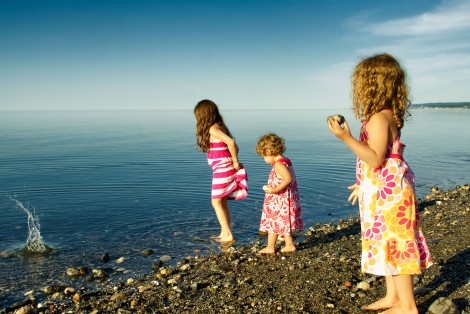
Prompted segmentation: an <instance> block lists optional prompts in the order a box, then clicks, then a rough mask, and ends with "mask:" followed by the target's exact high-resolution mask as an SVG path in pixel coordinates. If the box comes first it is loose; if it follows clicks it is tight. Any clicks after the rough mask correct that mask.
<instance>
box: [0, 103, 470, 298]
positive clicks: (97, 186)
mask: <svg viewBox="0 0 470 314" xmlns="http://www.w3.org/2000/svg"><path fill="white" fill-rule="evenodd" d="M221 109H222V113H223V114H224V118H225V120H226V122H227V124H228V126H229V127H230V129H231V131H232V133H233V134H234V135H235V137H236V139H237V143H238V144H239V146H240V161H241V162H243V163H244V164H245V167H246V169H247V172H248V177H249V193H250V194H249V197H248V198H247V199H245V200H243V201H233V202H231V203H230V205H231V212H232V222H233V231H234V233H235V236H236V238H237V242H236V243H235V246H238V245H242V244H246V243H249V242H252V241H254V240H257V239H258V236H257V228H258V224H259V218H260V214H261V206H262V201H263V197H264V194H263V191H262V190H261V186H262V185H263V184H264V183H265V182H266V180H267V178H268V173H269V171H270V166H268V165H266V164H265V163H264V161H263V159H262V158H261V157H259V156H258V155H256V154H255V152H254V145H255V143H256V140H257V138H258V137H259V136H260V135H262V134H263V133H265V132H268V131H273V132H276V133H278V134H279V135H280V136H283V137H284V138H285V139H286V143H287V152H286V154H285V155H286V156H287V157H289V158H291V160H292V162H293V164H294V168H295V171H296V173H297V177H298V182H299V189H300V193H301V200H302V205H303V217H304V222H305V225H306V228H308V227H310V226H313V225H315V224H316V223H318V222H329V221H335V220H337V219H340V218H345V217H348V216H352V215H357V212H358V209H357V207H355V206H350V205H348V204H347V202H346V199H347V197H348V195H349V193H348V190H347V186H348V185H350V184H352V183H354V177H355V175H354V167H355V157H354V155H353V154H352V153H351V152H349V150H348V149H347V148H346V147H345V146H344V145H342V144H341V143H340V141H339V140H337V139H336V138H334V137H333V135H331V134H330V132H329V130H328V128H327V126H326V122H325V119H326V116H327V115H329V114H334V113H337V111H338V110H334V111H333V112H331V111H328V110H309V111H307V110H299V111H249V112H237V111H230V110H226V111H224V110H223V108H221ZM339 113H342V114H343V115H344V116H345V117H346V119H347V120H348V121H349V123H350V125H351V128H352V130H353V132H354V134H355V135H357V134H358V132H359V123H358V122H355V121H354V119H353V116H352V113H351V111H350V110H349V109H344V110H342V111H341V110H340V111H339ZM412 114H413V118H412V121H410V122H409V123H408V124H407V125H406V126H405V129H404V131H403V136H402V140H403V141H404V143H405V144H407V148H406V150H405V158H406V160H407V161H408V163H409V164H410V165H411V167H412V168H413V170H414V172H415V174H416V177H417V193H418V197H424V196H425V195H426V194H427V192H428V191H429V188H430V187H431V186H434V185H438V186H439V187H440V188H441V189H448V188H453V187H455V186H456V185H461V184H465V183H469V182H470V145H469V144H470V135H469V133H468V124H469V122H470V110H465V109H453V110H443V109H426V110H421V109H420V110H413V111H412ZM194 128H195V120H194V117H193V115H192V108H191V109H189V110H188V111H75V112H1V113H0V147H1V153H0V199H1V201H0V213H1V215H0V217H1V218H0V252H8V253H7V254H6V253H4V254H3V255H6V256H7V257H0V271H1V276H0V304H3V303H5V304H6V303H9V302H12V301H14V300H21V299H22V298H23V297H22V293H24V292H25V291H29V290H31V289H38V288H41V287H44V286H46V285H48V284H72V285H75V283H70V281H69V280H68V278H66V276H65V269H66V267H69V266H89V267H94V266H98V267H105V266H104V265H103V264H102V263H101V262H100V258H101V256H102V254H103V253H104V252H106V251H107V252H109V254H110V256H111V261H110V263H109V264H108V265H107V266H106V267H111V268H116V267H117V264H116V263H115V262H114V261H115V260H116V259H117V258H119V257H125V258H126V262H124V263H123V264H120V265H119V267H125V268H127V269H128V270H130V273H129V274H128V276H133V277H136V276H138V275H139V274H142V273H147V272H149V271H150V269H151V265H152V264H153V262H154V261H155V260H157V259H159V258H160V256H162V255H170V256H171V257H172V258H173V259H172V263H175V262H176V261H177V260H178V259H180V258H181V257H184V256H188V255H195V254H208V253H212V252H219V251H220V249H221V248H220V247H219V246H218V245H217V244H216V243H214V242H211V241H210V240H209V237H210V236H211V235H214V234H217V233H218V232H219V227H218V223H217V219H216V217H215V214H214V212H213V209H212V208H211V205H210V184H211V170H210V168H209V166H208V165H207V162H206V159H205V154H203V153H199V152H197V151H196V150H195V149H194ZM18 204H21V205H22V206H24V207H25V208H26V209H28V210H29V211H30V212H32V213H33V214H34V216H35V217H36V218H37V219H38V220H39V223H40V232H41V235H42V237H43V239H44V241H45V243H46V245H48V246H49V247H51V248H52V249H53V252H52V253H51V254H48V255H46V256H36V257H26V256H23V255H21V254H19V252H20V250H21V249H22V248H24V246H25V243H26V240H27V238H28V217H27V215H26V213H25V211H24V210H21V208H19V206H18ZM149 248H150V249H153V250H154V251H155V254H154V255H152V256H150V257H147V256H144V255H142V254H141V253H140V252H141V251H142V250H144V249H149ZM10 253H11V254H10Z"/></svg>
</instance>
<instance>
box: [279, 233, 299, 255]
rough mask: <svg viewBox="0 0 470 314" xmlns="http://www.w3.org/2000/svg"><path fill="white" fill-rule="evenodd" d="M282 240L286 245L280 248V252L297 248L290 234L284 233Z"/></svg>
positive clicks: (293, 250)
mask: <svg viewBox="0 0 470 314" xmlns="http://www.w3.org/2000/svg"><path fill="white" fill-rule="evenodd" d="M284 240H285V242H286V245H285V246H284V247H283V248H282V249H281V252H282V253H287V252H295V250H296V249H297V248H296V247H295V245H294V239H293V238H292V236H291V235H290V234H285V235H284Z"/></svg>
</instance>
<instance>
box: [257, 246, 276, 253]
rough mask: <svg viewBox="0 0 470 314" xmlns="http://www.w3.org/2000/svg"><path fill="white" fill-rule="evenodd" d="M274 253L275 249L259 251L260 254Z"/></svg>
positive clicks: (266, 248)
mask: <svg viewBox="0 0 470 314" xmlns="http://www.w3.org/2000/svg"><path fill="white" fill-rule="evenodd" d="M274 252H276V250H275V249H271V248H268V247H265V248H264V249H262V250H260V251H258V254H274Z"/></svg>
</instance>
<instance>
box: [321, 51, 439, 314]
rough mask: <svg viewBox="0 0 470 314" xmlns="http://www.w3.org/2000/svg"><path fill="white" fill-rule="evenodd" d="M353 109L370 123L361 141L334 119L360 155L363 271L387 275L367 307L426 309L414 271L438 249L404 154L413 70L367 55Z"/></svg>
mask: <svg viewBox="0 0 470 314" xmlns="http://www.w3.org/2000/svg"><path fill="white" fill-rule="evenodd" d="M352 89H353V93H352V94H353V108H354V112H355V115H356V118H357V119H359V118H360V119H361V121H362V122H363V124H362V129H361V134H360V138H359V141H358V140H356V139H355V138H354V137H352V136H351V133H350V129H349V126H348V123H347V122H346V121H345V122H344V127H341V125H340V124H339V123H338V122H337V121H336V120H335V119H333V118H329V119H328V127H329V129H330V131H331V132H332V133H333V134H334V135H335V136H336V137H338V138H339V139H340V140H342V141H343V142H344V143H345V144H346V145H347V146H348V147H349V148H350V149H351V150H352V151H353V152H354V154H356V155H357V166H356V184H355V185H352V186H350V187H349V189H351V190H353V192H352V193H351V195H350V197H349V199H348V200H349V201H351V200H352V204H353V205H354V204H355V203H356V200H359V208H360V220H361V238H362V263H361V266H362V271H363V272H365V273H370V274H374V275H381V276H385V280H386V286H387V293H386V295H385V297H384V298H382V299H380V300H378V301H376V302H374V303H372V304H369V305H367V306H365V307H364V309H367V310H380V309H388V310H387V311H385V312H383V313H388V314H391V313H400V314H404V313H414V314H416V313H418V309H417V307H416V302H415V299H414V295H413V279H412V275H414V274H421V269H422V268H427V267H429V266H430V265H431V264H432V262H431V255H430V254H429V249H428V246H427V244H426V240H425V238H424V236H423V233H422V231H421V226H420V222H419V215H418V206H417V203H416V196H415V189H414V181H415V178H414V174H413V172H412V171H411V168H410V167H409V166H408V164H407V163H406V162H405V161H404V159H403V151H404V148H405V145H404V144H403V143H402V142H401V141H400V135H401V129H402V127H403V124H404V118H405V116H406V115H407V114H408V107H409V105H410V101H409V100H408V89H407V86H406V76H405V72H404V71H403V70H402V68H401V67H400V64H399V63H398V62H397V61H396V60H395V59H394V58H393V57H392V56H390V55H388V54H379V55H375V56H372V57H370V58H366V59H364V60H363V61H362V62H360V63H359V64H358V65H357V67H356V69H355V71H354V74H353V78H352Z"/></svg>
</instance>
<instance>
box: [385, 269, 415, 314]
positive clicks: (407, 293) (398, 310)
mask: <svg viewBox="0 0 470 314" xmlns="http://www.w3.org/2000/svg"><path fill="white" fill-rule="evenodd" d="M393 282H394V283H395V288H396V289H397V292H398V304H396V305H394V306H393V307H392V308H390V309H388V310H387V311H385V312H382V313H387V314H393V313H395V314H418V308H417V307H416V301H415V297H414V294H413V278H412V276H411V275H397V276H393Z"/></svg>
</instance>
